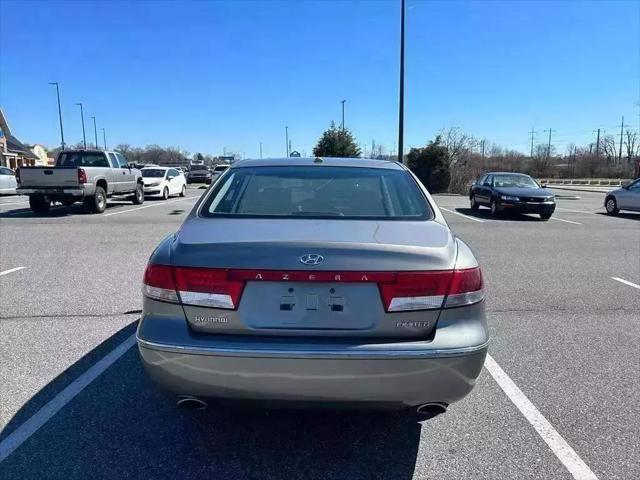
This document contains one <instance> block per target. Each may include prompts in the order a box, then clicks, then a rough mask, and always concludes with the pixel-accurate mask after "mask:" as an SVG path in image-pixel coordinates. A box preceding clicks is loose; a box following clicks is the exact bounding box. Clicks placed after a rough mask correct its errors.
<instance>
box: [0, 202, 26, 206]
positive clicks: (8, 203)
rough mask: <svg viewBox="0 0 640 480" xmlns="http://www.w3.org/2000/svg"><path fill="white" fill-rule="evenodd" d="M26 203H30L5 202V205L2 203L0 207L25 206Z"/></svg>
mask: <svg viewBox="0 0 640 480" xmlns="http://www.w3.org/2000/svg"><path fill="white" fill-rule="evenodd" d="M26 203H29V202H28V201H23V202H5V203H0V207H2V206H3V205H24V204H26Z"/></svg>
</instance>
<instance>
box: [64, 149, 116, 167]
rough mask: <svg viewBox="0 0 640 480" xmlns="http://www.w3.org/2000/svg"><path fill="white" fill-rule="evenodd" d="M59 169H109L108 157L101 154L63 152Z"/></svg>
mask: <svg viewBox="0 0 640 480" xmlns="http://www.w3.org/2000/svg"><path fill="white" fill-rule="evenodd" d="M57 166H58V167H109V162H107V157H106V156H105V154H104V153H100V152H63V153H62V154H60V157H59V158H58V162H57Z"/></svg>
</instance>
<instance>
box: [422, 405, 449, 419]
mask: <svg viewBox="0 0 640 480" xmlns="http://www.w3.org/2000/svg"><path fill="white" fill-rule="evenodd" d="M447 408H448V405H447V404H446V403H440V402H433V403H425V404H423V405H420V406H419V407H418V408H417V409H416V412H417V414H418V415H419V416H420V417H422V418H425V419H428V418H433V417H436V416H438V415H440V414H442V413H445V412H446V411H447Z"/></svg>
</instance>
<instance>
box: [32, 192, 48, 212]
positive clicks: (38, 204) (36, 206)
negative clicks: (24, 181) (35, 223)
mask: <svg viewBox="0 0 640 480" xmlns="http://www.w3.org/2000/svg"><path fill="white" fill-rule="evenodd" d="M29 207H31V211H32V212H33V213H48V212H49V208H50V207H51V200H49V199H48V198H47V197H45V196H44V195H29Z"/></svg>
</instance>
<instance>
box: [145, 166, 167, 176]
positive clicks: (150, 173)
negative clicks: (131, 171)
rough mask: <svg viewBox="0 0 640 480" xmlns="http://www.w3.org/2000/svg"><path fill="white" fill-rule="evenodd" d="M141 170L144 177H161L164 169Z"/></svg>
mask: <svg viewBox="0 0 640 480" xmlns="http://www.w3.org/2000/svg"><path fill="white" fill-rule="evenodd" d="M141 172H142V176H143V177H144V178H163V177H164V173H165V172H166V170H164V169H161V168H143V169H142V170H141Z"/></svg>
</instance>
